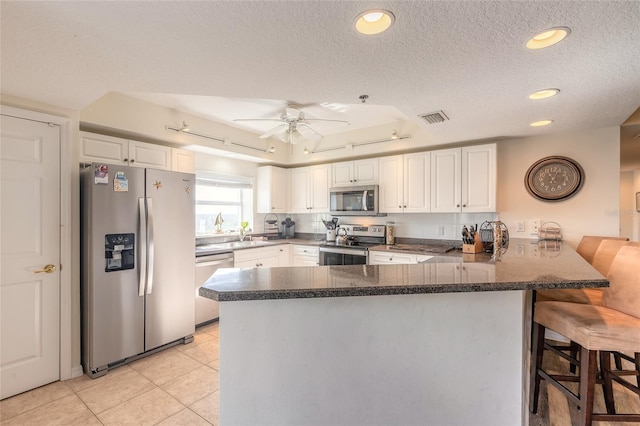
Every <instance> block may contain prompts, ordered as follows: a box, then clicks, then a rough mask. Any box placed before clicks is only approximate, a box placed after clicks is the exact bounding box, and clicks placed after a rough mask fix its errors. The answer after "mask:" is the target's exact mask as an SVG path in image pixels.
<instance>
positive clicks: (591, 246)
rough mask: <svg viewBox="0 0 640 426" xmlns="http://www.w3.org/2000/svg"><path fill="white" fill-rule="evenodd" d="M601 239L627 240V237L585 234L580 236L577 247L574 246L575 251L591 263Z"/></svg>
mask: <svg viewBox="0 0 640 426" xmlns="http://www.w3.org/2000/svg"><path fill="white" fill-rule="evenodd" d="M603 240H622V241H629V238H626V237H601V236H596V235H585V236H583V237H582V239H581V240H580V242H579V243H578V247H576V251H577V252H578V254H579V255H580V256H582V258H583V259H584V260H586V261H587V262H589V263H593V256H594V255H595V254H596V251H598V248H599V247H600V243H601V242H602V241H603Z"/></svg>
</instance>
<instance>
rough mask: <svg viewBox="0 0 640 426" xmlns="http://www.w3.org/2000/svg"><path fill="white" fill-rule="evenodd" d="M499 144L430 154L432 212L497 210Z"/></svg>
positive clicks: (445, 150)
mask: <svg viewBox="0 0 640 426" xmlns="http://www.w3.org/2000/svg"><path fill="white" fill-rule="evenodd" d="M496 170H497V168H496V144H489V145H478V146H470V147H464V148H453V149H444V150H438V151H432V152H431V211H432V212H434V213H458V212H469V213H482V212H495V211H496Z"/></svg>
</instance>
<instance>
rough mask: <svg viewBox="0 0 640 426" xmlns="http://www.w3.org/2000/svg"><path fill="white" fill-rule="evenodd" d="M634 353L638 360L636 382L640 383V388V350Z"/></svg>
mask: <svg viewBox="0 0 640 426" xmlns="http://www.w3.org/2000/svg"><path fill="white" fill-rule="evenodd" d="M633 355H634V358H635V360H636V366H635V367H636V383H638V387H639V388H640V352H636V353H634V354H633Z"/></svg>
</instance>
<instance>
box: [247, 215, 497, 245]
mask: <svg viewBox="0 0 640 426" xmlns="http://www.w3.org/2000/svg"><path fill="white" fill-rule="evenodd" d="M264 216H265V215H263V214H258V215H256V226H254V230H255V232H261V231H262V225H263V221H264ZM286 217H291V219H292V220H293V221H295V223H296V225H295V227H296V234H297V233H311V234H324V232H325V227H324V225H323V224H322V219H325V220H327V219H329V220H330V219H331V217H332V216H331V215H330V214H320V213H319V214H290V215H288V214H278V221H279V222H282V221H283V220H284V219H285V218H286ZM498 218H499V215H498V213H403V214H397V215H388V216H380V217H371V216H343V217H340V221H339V222H338V224H340V223H346V224H358V225H385V224H386V223H387V222H394V223H395V230H396V232H395V235H396V237H401V238H427V239H437V240H458V239H460V238H461V234H462V226H463V225H467V226H469V225H476V224H477V225H478V226H480V225H481V224H482V222H484V221H487V220H489V221H492V220H498Z"/></svg>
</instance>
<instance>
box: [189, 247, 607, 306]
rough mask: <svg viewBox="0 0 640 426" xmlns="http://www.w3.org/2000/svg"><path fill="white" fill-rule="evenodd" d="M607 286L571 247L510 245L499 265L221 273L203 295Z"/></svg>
mask: <svg viewBox="0 0 640 426" xmlns="http://www.w3.org/2000/svg"><path fill="white" fill-rule="evenodd" d="M608 285H609V284H608V281H607V280H606V279H605V278H604V277H603V276H602V275H601V274H600V273H599V272H598V271H596V270H595V269H594V268H593V267H591V265H589V264H588V263H587V262H586V261H585V260H584V259H583V258H582V257H580V255H578V254H577V253H576V252H575V250H574V249H573V248H571V247H570V246H569V245H568V244H554V245H553V246H552V247H550V246H546V245H544V244H543V245H539V244H538V243H537V241H533V240H526V239H512V240H511V242H510V245H509V248H508V249H507V250H506V251H505V252H504V253H503V254H502V255H501V256H500V258H499V260H496V259H493V258H491V257H489V256H488V255H486V254H483V253H479V254H477V255H464V254H462V253H457V252H456V251H452V252H449V253H445V254H444V255H441V256H435V257H433V258H432V259H430V260H429V261H427V262H426V263H422V264H414V265H375V266H374V265H353V266H315V267H289V268H222V269H219V270H218V271H217V272H216V273H215V274H214V275H213V276H212V277H211V278H210V279H209V280H208V281H207V282H206V283H205V285H204V286H203V287H202V288H201V289H200V295H201V296H204V297H207V298H209V299H213V300H218V301H221V302H225V301H239V300H267V299H296V298H314V297H345V296H375V295H393V294H420V293H455V292H479V291H505V290H538V289H553V288H585V287H607V286H608Z"/></svg>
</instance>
